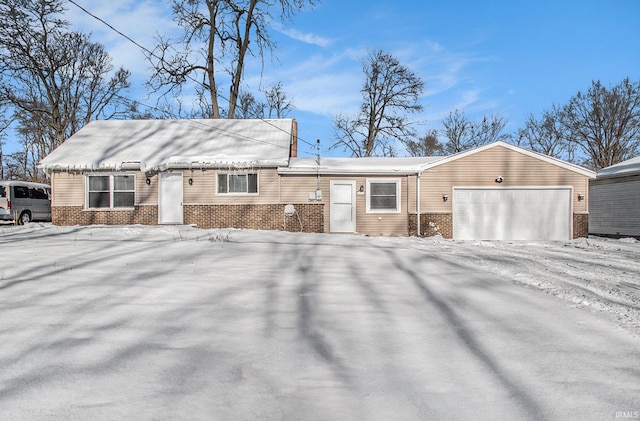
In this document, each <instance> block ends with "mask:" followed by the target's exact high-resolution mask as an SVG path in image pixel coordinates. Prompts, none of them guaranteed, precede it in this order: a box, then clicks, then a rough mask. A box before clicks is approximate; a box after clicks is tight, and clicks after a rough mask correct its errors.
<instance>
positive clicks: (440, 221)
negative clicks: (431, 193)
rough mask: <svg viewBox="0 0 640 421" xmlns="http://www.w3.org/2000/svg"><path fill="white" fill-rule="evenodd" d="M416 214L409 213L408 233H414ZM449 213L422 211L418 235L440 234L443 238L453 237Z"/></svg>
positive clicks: (430, 235) (431, 235)
mask: <svg viewBox="0 0 640 421" xmlns="http://www.w3.org/2000/svg"><path fill="white" fill-rule="evenodd" d="M416 221H417V219H416V215H415V214H410V215H409V235H410V236H414V235H416V230H417V227H416ZM452 221H453V220H452V215H451V214H450V213H423V214H421V215H420V235H421V236H424V237H433V236H434V235H438V234H440V235H442V236H443V237H444V238H452V237H453V225H452V224H453V222H452Z"/></svg>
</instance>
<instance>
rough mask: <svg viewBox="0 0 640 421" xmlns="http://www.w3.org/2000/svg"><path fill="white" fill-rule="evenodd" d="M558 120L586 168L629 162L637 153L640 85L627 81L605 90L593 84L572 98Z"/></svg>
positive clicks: (639, 143) (639, 147)
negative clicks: (578, 149) (577, 150)
mask: <svg viewBox="0 0 640 421" xmlns="http://www.w3.org/2000/svg"><path fill="white" fill-rule="evenodd" d="M560 118H561V122H562V124H563V126H564V129H565V130H566V133H567V136H568V139H569V141H571V142H573V143H574V144H576V145H578V147H579V148H580V149H581V151H582V152H583V153H584V154H585V156H586V158H587V161H586V163H585V164H586V165H588V166H590V167H592V168H593V169H595V170H597V169H600V168H605V167H608V166H611V165H614V164H617V163H619V162H621V161H624V160H626V159H629V158H631V157H633V156H634V155H636V154H638V153H639V152H640V82H631V81H630V80H629V79H628V78H627V79H624V80H623V81H622V82H620V83H619V84H618V85H615V86H612V87H610V88H606V87H605V86H603V85H602V84H601V83H600V82H599V81H594V82H592V84H591V87H590V88H589V90H588V91H587V92H585V93H582V92H578V93H577V94H576V95H575V96H573V98H571V100H570V101H569V103H568V104H567V105H566V106H564V107H563V109H562V112H561V114H560Z"/></svg>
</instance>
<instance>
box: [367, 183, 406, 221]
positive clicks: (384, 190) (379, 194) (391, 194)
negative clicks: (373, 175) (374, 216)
mask: <svg viewBox="0 0 640 421" xmlns="http://www.w3.org/2000/svg"><path fill="white" fill-rule="evenodd" d="M367 213H400V179H399V178H379V179H367Z"/></svg>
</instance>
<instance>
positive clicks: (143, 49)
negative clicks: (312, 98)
mask: <svg viewBox="0 0 640 421" xmlns="http://www.w3.org/2000/svg"><path fill="white" fill-rule="evenodd" d="M67 1H68V2H69V3H71V4H73V5H74V6H76V7H77V8H78V9H80V10H82V11H83V12H84V13H86V14H87V15H89V16H91V17H92V18H94V19H96V20H97V21H99V22H101V23H102V24H104V25H106V26H107V27H108V28H109V29H111V30H112V31H114V32H115V33H117V34H118V35H120V36H122V37H123V38H125V39H126V40H127V41H129V42H131V43H132V44H134V45H135V46H136V47H138V48H140V49H141V50H142V51H144V52H146V53H148V55H149V57H154V58H156V59H158V60H160V61H161V62H164V58H163V57H160V56H158V55H156V54H155V53H154V52H153V51H151V50H149V49H148V48H147V47H145V46H144V45H142V44H140V43H138V42H137V41H135V40H134V39H133V38H131V37H130V36H128V35H126V34H125V33H123V32H121V31H120V30H118V29H117V28H115V27H114V26H113V25H111V24H110V23H108V22H107V21H105V20H104V19H102V18H100V17H99V16H96V15H94V14H93V13H91V12H90V11H88V10H87V9H85V8H84V7H82V6H80V5H79V4H78V3H76V2H75V1H74V0H67ZM186 77H187V78H188V79H189V80H191V81H192V82H195V83H197V84H199V85H201V86H202V87H204V88H207V86H206V85H205V84H203V83H202V82H200V81H198V80H196V79H195V78H193V77H192V76H191V75H190V74H187V75H186ZM218 96H219V97H220V98H222V99H223V100H225V101H227V102H228V103H229V104H231V100H230V99H227V98H225V97H224V96H223V95H219V94H218ZM118 97H120V98H121V99H124V98H123V97H121V96H120V95H118ZM137 103H138V104H140V105H143V106H145V107H148V108H151V109H153V110H156V111H162V110H160V109H158V108H156V107H152V106H149V105H147V104H142V103H140V102H137ZM258 119H259V120H262V121H263V122H265V123H267V124H269V125H271V126H273V127H274V128H276V129H278V130H281V131H283V132H285V133H287V134H289V135H291V134H292V133H290V132H288V131H286V130H284V129H282V128H280V127H278V126H276V125H275V124H273V123H271V122H269V121H268V120H266V119H264V118H262V117H258ZM236 135H237V134H236ZM238 136H241V135H238ZM243 137H246V136H243ZM296 138H297V139H298V140H299V141H302V142H303V143H305V144H307V145H308V146H311V147H312V148H315V147H316V145H314V144H312V143H311V142H308V141H306V140H304V139H303V138H301V137H300V136H298V135H297V134H296ZM254 140H255V141H258V142H261V143H268V142H264V141H261V140H258V139H254Z"/></svg>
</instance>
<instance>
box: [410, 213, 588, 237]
mask: <svg viewBox="0 0 640 421" xmlns="http://www.w3.org/2000/svg"><path fill="white" fill-rule="evenodd" d="M420 231H421V233H420V235H421V236H424V237H431V236H434V235H438V234H440V235H442V236H443V237H444V238H453V218H452V215H451V214H450V213H426V214H422V215H420ZM409 235H410V236H414V235H416V215H415V214H411V215H409ZM588 236H589V214H586V213H575V214H573V238H581V237H588Z"/></svg>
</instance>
